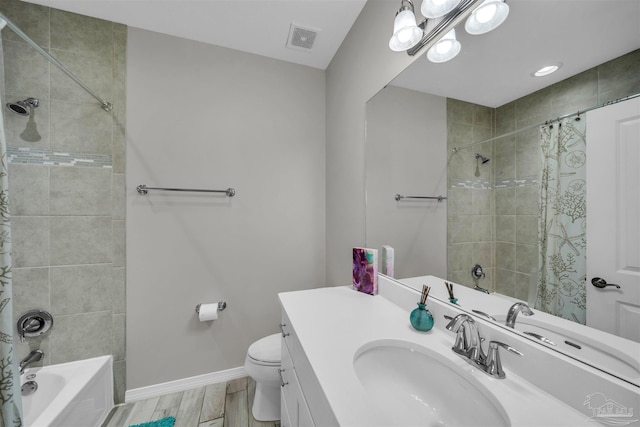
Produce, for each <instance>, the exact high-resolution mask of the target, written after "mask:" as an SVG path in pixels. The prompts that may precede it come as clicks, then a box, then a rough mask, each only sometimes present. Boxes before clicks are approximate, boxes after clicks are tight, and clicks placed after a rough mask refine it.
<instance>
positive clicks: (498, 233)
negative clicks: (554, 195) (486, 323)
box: [365, 0, 640, 314]
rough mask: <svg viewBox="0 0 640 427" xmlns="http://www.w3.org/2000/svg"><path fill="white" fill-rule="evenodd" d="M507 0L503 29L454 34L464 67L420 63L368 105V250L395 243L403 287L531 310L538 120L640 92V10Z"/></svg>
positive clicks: (619, 0)
mask: <svg viewBox="0 0 640 427" xmlns="http://www.w3.org/2000/svg"><path fill="white" fill-rule="evenodd" d="M612 4H615V7H612ZM509 5H510V7H511V12H510V15H509V17H508V19H507V21H506V22H505V23H504V24H503V25H502V26H501V27H500V28H498V29H497V30H495V31H493V32H491V33H488V34H485V35H482V36H469V35H467V34H465V32H464V30H463V29H460V30H459V31H457V35H458V40H459V41H460V42H461V44H462V52H461V53H460V54H459V55H458V57H456V58H455V59H454V60H452V61H450V62H448V63H443V64H432V63H430V62H429V61H428V60H427V59H426V58H420V59H418V60H417V61H415V62H414V63H413V64H412V65H411V66H409V67H408V68H407V69H406V70H405V71H404V72H403V73H401V74H400V75H399V76H398V77H397V78H396V79H394V80H393V81H392V82H391V83H390V84H389V85H388V86H387V87H385V88H384V89H382V90H381V91H380V92H379V93H378V94H377V95H376V96H375V97H374V98H372V99H371V100H370V101H369V102H368V103H367V123H366V129H367V131H366V135H367V140H366V144H365V162H366V179H365V186H366V201H367V207H366V245H367V246H368V247H372V248H380V247H381V246H382V245H390V246H392V247H394V251H395V272H394V277H396V278H403V277H414V276H424V275H427V274H429V275H434V276H438V277H443V278H447V279H449V280H451V281H453V282H456V283H460V284H464V285H467V286H475V285H478V286H480V287H482V288H486V289H488V290H489V291H491V292H494V293H498V294H502V295H505V296H507V297H512V298H515V299H518V300H523V301H526V302H528V303H529V304H530V305H532V306H533V305H534V302H535V298H536V293H537V282H538V275H537V271H538V259H537V257H538V235H537V230H538V220H537V215H538V205H539V197H540V193H539V191H540V190H539V182H538V181H539V175H540V165H541V163H540V161H539V160H538V159H539V158H540V155H539V152H538V150H539V134H538V132H539V127H538V126H537V124H540V123H542V122H544V121H546V120H550V119H554V118H556V117H559V116H561V115H564V114H569V113H574V112H576V111H579V110H583V109H586V108H590V107H593V106H596V105H600V104H603V103H604V102H607V101H610V100H614V99H617V98H621V97H624V96H627V95H631V94H634V93H636V92H638V87H640V86H639V85H640V77H639V76H640V51H638V49H639V48H640V6H639V4H638V2H636V1H633V0H632V1H626V0H616V1H614V2H611V1H610V0H597V1H592V2H581V1H573V0H566V1H561V2H554V5H553V11H552V12H551V11H549V10H548V8H549V2H540V1H536V0H512V1H510V2H509ZM596 27H599V28H608V29H610V31H607V35H606V36H605V35H603V34H602V32H594V31H593V30H592V29H593V28H596ZM604 37H607V39H606V40H605V38H604ZM608 37H610V38H608ZM613 46H615V48H614V50H612V47H613ZM424 53H425V52H421V53H420V54H421V55H424ZM548 61H550V62H555V63H560V62H562V63H563V64H562V66H561V68H560V70H559V71H558V72H556V73H555V75H554V74H552V75H550V76H547V77H544V78H534V77H532V76H531V74H532V72H534V71H535V70H537V69H538V68H541V67H542V66H543V65H548ZM443 117H444V118H443ZM443 133H444V135H445V136H443ZM501 135H504V136H501ZM483 141H486V142H483ZM396 194H401V195H407V196H419V197H436V199H420V198H415V199H410V198H407V199H401V200H399V201H396V200H395V195H396ZM440 195H444V196H447V200H446V201H442V202H438V199H437V196H440ZM475 265H481V266H482V273H483V275H482V274H480V278H479V279H474V278H473V277H472V274H471V271H472V269H473V267H474V266H475ZM505 314H506V312H505Z"/></svg>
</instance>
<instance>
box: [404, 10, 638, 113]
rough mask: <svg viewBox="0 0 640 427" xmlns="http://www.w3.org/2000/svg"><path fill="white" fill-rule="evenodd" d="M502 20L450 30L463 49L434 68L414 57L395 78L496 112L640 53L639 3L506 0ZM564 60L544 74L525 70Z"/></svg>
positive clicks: (432, 65)
mask: <svg viewBox="0 0 640 427" xmlns="http://www.w3.org/2000/svg"><path fill="white" fill-rule="evenodd" d="M507 4H508V5H509V7H510V11H509V16H508V18H507V20H506V21H505V22H504V23H503V24H502V25H501V26H500V27H498V28H497V29H495V30H494V31H492V32H490V33H487V34H483V35H479V36H472V35H469V34H467V33H466V32H465V31H464V25H459V26H458V27H457V28H456V36H457V38H458V40H459V41H460V43H461V44H462V50H461V52H460V54H458V56H457V57H455V58H454V59H453V60H451V61H449V62H446V63H442V64H434V63H432V62H429V60H427V59H426V57H424V58H419V59H417V60H416V61H415V62H414V63H413V64H412V65H411V66H410V67H409V68H408V69H406V70H405V71H404V72H403V73H402V74H401V75H400V76H398V77H397V78H396V79H395V80H394V81H393V83H392V84H393V85H394V86H401V87H406V88H409V89H414V90H419V91H422V92H426V93H431V94H434V95H440V96H447V97H450V98H455V99H460V100H463V101H468V102H472V103H475V104H480V105H486V106H489V107H498V106H500V105H504V104H505V103H507V102H510V101H513V100H514V99H518V98H520V97H522V96H524V95H528V94H530V93H532V92H535V91H537V90H539V89H542V88H544V87H546V86H549V85H550V84H553V83H556V82H559V81H561V80H564V79H566V78H568V77H570V76H573V75H575V74H578V73H580V72H582V71H585V70H588V69H589V68H592V67H594V66H596V65H598V64H601V63H603V62H606V61H608V60H610V59H613V58H617V57H619V56H621V55H623V54H625V53H628V52H631V51H633V50H636V49H639V48H640V0H508V1H507ZM558 62H562V63H563V64H564V65H563V66H562V67H561V68H560V70H559V71H557V72H555V73H553V74H551V75H549V76H546V77H532V76H531V73H533V72H534V71H536V70H538V69H540V68H542V67H543V66H545V65H549V64H552V63H558Z"/></svg>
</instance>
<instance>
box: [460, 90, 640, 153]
mask: <svg viewBox="0 0 640 427" xmlns="http://www.w3.org/2000/svg"><path fill="white" fill-rule="evenodd" d="M639 96H640V93H636V94H634V95H629V96H625V97H623V98H618V99H614V100H613V101H608V102H605V103H604V104H600V105H594V106H593V107H589V108H585V109H584V110H579V111H576V112H575V113H570V114H565V115H564V116H559V117H556V118H555V119H550V120H546V121H544V122H541V123H535V124H532V125H529V126H525V127H523V128H522V129H518V130H514V131H512V132H507V133H503V134H502V135H498V136H493V137H491V138H487V139H483V140H482V141H476V142H472V143H471V144H469V145H467V146H465V147H462V148H458V147H453V148H452V149H451V151H452V152H453V153H457V152H458V151H461V150H466V149H467V148H471V147H473V146H474V145H477V144H483V143H485V142H491V141H495V140H496V139H500V138H506V137H508V136H513V135H515V134H517V133H520V132H524V131H526V130H529V129H533V128H535V127H539V126H544V125H550V124H553V123H556V122H559V121H560V120H563V119H567V118H569V117H573V116H579V115H581V114H584V113H586V112H589V111H592V110H597V109H598V108H602V107H607V106H609V105H613V104H617V103H618V102H623V101H628V100H630V99H633V98H637V97H639Z"/></svg>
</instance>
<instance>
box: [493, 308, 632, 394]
mask: <svg viewBox="0 0 640 427" xmlns="http://www.w3.org/2000/svg"><path fill="white" fill-rule="evenodd" d="M495 318H496V320H497V321H498V322H500V323H504V320H505V316H500V315H499V316H495ZM515 330H516V331H519V332H522V333H523V334H525V335H528V336H529V337H533V339H534V340H536V341H540V338H539V337H544V338H546V339H548V340H550V341H551V342H552V343H549V342H545V341H540V342H543V343H544V344H545V345H547V346H548V347H549V348H552V349H554V350H558V351H561V352H563V353H565V354H567V355H569V356H572V357H574V358H576V359H579V360H582V361H584V362H586V363H588V364H590V365H592V366H595V367H597V368H600V369H604V370H605V371H607V372H611V373H612V374H614V375H616V376H619V377H622V378H628V379H630V380H631V381H632V382H633V383H635V384H640V361H639V360H638V359H637V358H636V356H634V355H633V354H626V353H625V352H623V351H622V350H620V349H619V348H616V347H614V346H612V345H609V344H608V343H606V342H603V341H601V340H596V339H593V338H592V337H590V336H588V335H585V334H580V333H579V332H575V331H571V330H568V329H566V328H563V327H562V326H560V325H549V324H547V323H545V322H543V321H540V320H538V319H536V316H531V317H524V316H520V317H518V319H517V321H516V324H515ZM536 335H537V337H536Z"/></svg>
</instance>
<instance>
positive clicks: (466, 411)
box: [353, 340, 510, 426]
mask: <svg viewBox="0 0 640 427" xmlns="http://www.w3.org/2000/svg"><path fill="white" fill-rule="evenodd" d="M456 357H457V356H456ZM451 364H452V363H451V361H450V360H449V359H447V358H446V357H444V356H443V355H441V354H439V353H438V352H437V351H433V350H430V349H428V348H425V347H422V346H419V345H416V344H414V343H410V342H406V341H399V340H380V341H373V342H371V343H367V344H365V345H363V346H362V347H360V348H359V349H358V351H357V352H356V354H355V356H354V360H353V366H354V368H355V372H356V376H357V377H358V380H359V381H360V383H361V384H362V386H363V387H364V389H365V392H366V393H367V395H368V396H369V397H370V400H371V402H372V403H373V404H374V405H375V406H377V407H382V408H384V409H385V411H388V413H390V414H393V415H392V416H393V421H394V424H395V425H407V426H408V425H422V426H508V425H510V423H509V418H508V416H507V414H506V411H505V410H504V408H503V407H502V406H501V405H500V403H499V402H497V400H496V399H495V398H494V397H493V395H492V394H491V392H490V391H489V390H488V389H487V388H486V387H485V386H484V385H483V384H481V382H480V381H478V380H477V379H476V378H474V377H473V376H470V375H468V374H467V375H465V374H464V372H458V371H456V370H454V369H452V368H451V367H450V366H451ZM480 375H484V374H480ZM487 380H488V381H489V378H488V377H487Z"/></svg>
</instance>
